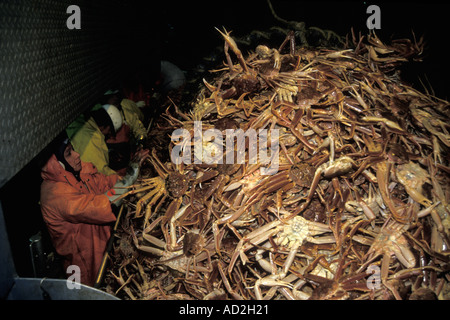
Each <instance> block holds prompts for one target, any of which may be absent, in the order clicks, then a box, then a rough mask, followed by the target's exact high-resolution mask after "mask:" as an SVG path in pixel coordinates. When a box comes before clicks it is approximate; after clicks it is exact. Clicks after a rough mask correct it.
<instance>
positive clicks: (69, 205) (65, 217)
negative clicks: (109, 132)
mask: <svg viewBox="0 0 450 320" xmlns="http://www.w3.org/2000/svg"><path fill="white" fill-rule="evenodd" d="M41 177H42V179H43V182H42V185H41V211H42V216H43V218H44V221H45V223H46V225H47V227H48V230H49V234H50V237H51V239H52V242H53V245H54V247H55V250H56V252H57V253H58V254H59V255H61V256H63V257H64V258H65V265H64V267H65V270H66V269H67V267H68V266H69V265H77V266H78V267H79V268H80V271H81V274H80V276H81V283H83V284H86V285H90V286H92V285H93V284H94V283H95V277H96V276H97V273H98V270H99V268H100V265H101V261H102V258H103V255H104V251H105V248H106V244H107V242H108V240H109V237H110V232H111V226H110V225H109V224H110V223H112V222H114V221H115V220H116V218H115V216H114V214H113V212H112V209H111V205H110V202H109V200H108V197H107V196H106V195H104V193H105V192H106V191H108V190H109V189H111V188H112V187H113V186H114V184H115V183H116V182H117V180H118V176H117V175H110V176H105V175H103V174H101V173H99V172H98V171H97V169H96V168H95V167H94V166H93V165H92V164H91V163H86V162H82V169H81V172H80V180H81V181H78V180H77V179H76V178H75V177H74V175H73V174H72V173H70V172H68V171H66V170H65V169H64V168H63V166H62V165H61V164H60V163H59V162H58V160H57V159H56V156H55V155H52V156H51V157H50V159H49V160H48V162H47V163H46V165H45V166H44V167H43V168H42V171H41Z"/></svg>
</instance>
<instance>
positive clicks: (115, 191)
mask: <svg viewBox="0 0 450 320" xmlns="http://www.w3.org/2000/svg"><path fill="white" fill-rule="evenodd" d="M138 175H139V164H138V163H136V162H133V163H131V164H130V166H129V167H128V168H127V172H126V174H125V176H123V178H122V179H120V180H119V181H117V182H116V184H115V185H114V187H113V188H112V189H110V190H108V191H107V192H105V195H106V196H107V197H108V199H109V202H111V203H113V202H114V204H115V205H117V206H120V205H121V204H122V199H121V200H118V201H115V200H116V199H117V198H118V197H120V196H121V195H123V194H124V193H125V192H126V191H127V187H129V186H131V185H132V184H133V183H134V182H135V181H136V180H137V177H138Z"/></svg>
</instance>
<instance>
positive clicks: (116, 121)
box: [102, 104, 123, 132]
mask: <svg viewBox="0 0 450 320" xmlns="http://www.w3.org/2000/svg"><path fill="white" fill-rule="evenodd" d="M102 108H103V109H105V110H106V112H107V113H108V115H109V117H110V118H111V121H112V123H113V125H114V131H115V132H117V131H119V129H120V128H121V127H122V124H123V118H122V114H121V113H120V111H119V109H117V107H116V106H114V105H112V104H104V105H103V106H102Z"/></svg>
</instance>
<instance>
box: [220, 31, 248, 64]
mask: <svg viewBox="0 0 450 320" xmlns="http://www.w3.org/2000/svg"><path fill="white" fill-rule="evenodd" d="M216 30H217V31H219V33H220V34H221V35H222V37H223V38H224V39H225V48H224V51H225V55H226V57H227V62H228V66H229V67H230V70H233V63H232V62H231V58H230V56H229V54H228V48H231V50H233V52H234V54H235V55H236V57H237V58H238V60H239V64H240V65H241V67H242V69H244V71H245V72H248V67H247V64H246V63H245V59H244V56H243V55H242V52H241V50H239V48H238V46H237V44H236V42H235V41H234V40H233V38H231V37H230V33H231V31H230V32H227V30H226V29H225V28H223V31H224V32H222V31H220V30H219V29H218V28H216Z"/></svg>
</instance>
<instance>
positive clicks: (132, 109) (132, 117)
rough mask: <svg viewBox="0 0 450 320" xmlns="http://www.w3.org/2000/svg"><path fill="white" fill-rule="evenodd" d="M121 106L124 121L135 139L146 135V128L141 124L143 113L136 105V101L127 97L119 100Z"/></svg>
mask: <svg viewBox="0 0 450 320" xmlns="http://www.w3.org/2000/svg"><path fill="white" fill-rule="evenodd" d="M120 105H121V106H122V110H123V115H124V118H125V121H126V123H127V124H128V125H129V126H130V128H131V132H132V133H133V136H134V137H135V138H136V139H139V138H141V137H146V136H147V130H146V129H145V127H144V125H143V123H142V122H143V120H144V114H143V113H142V111H141V110H140V109H139V107H138V106H137V105H136V103H135V102H134V101H132V100H129V99H123V100H122V101H121V102H120Z"/></svg>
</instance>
